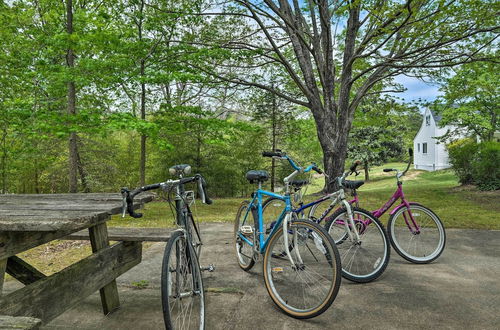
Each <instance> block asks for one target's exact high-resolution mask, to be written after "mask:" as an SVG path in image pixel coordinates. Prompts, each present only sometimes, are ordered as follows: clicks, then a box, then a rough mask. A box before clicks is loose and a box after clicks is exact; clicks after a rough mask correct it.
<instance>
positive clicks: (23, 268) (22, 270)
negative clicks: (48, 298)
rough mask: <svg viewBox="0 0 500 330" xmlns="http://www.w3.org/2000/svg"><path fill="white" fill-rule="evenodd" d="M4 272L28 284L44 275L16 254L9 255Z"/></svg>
mask: <svg viewBox="0 0 500 330" xmlns="http://www.w3.org/2000/svg"><path fill="white" fill-rule="evenodd" d="M6 272H7V274H9V275H10V276H12V277H14V278H15V279H16V280H18V281H19V282H21V283H22V284H24V285H29V284H31V283H34V282H36V281H38V280H41V279H42V278H45V277H46V276H45V274H43V273H42V272H40V271H39V270H38V269H36V268H35V267H33V266H31V265H30V264H28V263H27V262H26V261H24V260H23V259H21V258H19V257H16V256H12V257H10V258H9V260H8V261H7V270H6Z"/></svg>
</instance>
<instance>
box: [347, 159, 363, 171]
mask: <svg viewBox="0 0 500 330" xmlns="http://www.w3.org/2000/svg"><path fill="white" fill-rule="evenodd" d="M359 164H361V161H360V160H357V161H355V162H354V164H352V165H351V167H350V168H349V170H350V171H351V172H354V171H356V167H358V165H359Z"/></svg>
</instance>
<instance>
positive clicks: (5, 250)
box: [0, 216, 109, 259]
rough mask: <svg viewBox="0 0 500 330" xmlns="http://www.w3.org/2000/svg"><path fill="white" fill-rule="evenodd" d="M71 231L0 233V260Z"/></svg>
mask: <svg viewBox="0 0 500 330" xmlns="http://www.w3.org/2000/svg"><path fill="white" fill-rule="evenodd" d="M107 219H109V216H108V218H106V219H104V220H103V221H106V220H107ZM73 231H74V230H59V231H0V259H2V258H7V257H10V256H13V255H16V254H18V253H20V252H23V251H26V250H28V249H31V248H34V247H35V246H39V245H42V244H44V243H47V242H50V241H53V240H55V239H58V238H61V237H64V236H67V235H69V234H71V233H72V232H73Z"/></svg>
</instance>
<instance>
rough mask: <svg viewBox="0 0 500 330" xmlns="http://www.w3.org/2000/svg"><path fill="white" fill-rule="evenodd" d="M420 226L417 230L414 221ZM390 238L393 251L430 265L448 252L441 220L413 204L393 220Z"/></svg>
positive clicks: (390, 219)
mask: <svg viewBox="0 0 500 330" xmlns="http://www.w3.org/2000/svg"><path fill="white" fill-rule="evenodd" d="M410 212H411V216H412V217H413V220H414V221H415V224H416V225H417V226H418V230H417V228H415V225H414V224H413V221H412V220H411V219H412V218H411V217H410ZM387 226H388V227H389V238H390V240H391V244H392V247H393V248H394V250H396V252H397V253H398V254H399V255H400V256H401V257H403V258H404V259H406V260H408V261H410V262H413V263H416V264H427V263H430V262H432V261H434V260H436V259H437V258H438V257H439V256H440V255H441V253H442V252H443V250H444V246H445V243H446V234H445V230H444V225H443V223H442V222H441V220H440V219H439V217H438V216H437V215H436V214H435V213H434V212H432V211H431V210H430V209H428V208H427V207H425V206H422V205H419V204H410V208H409V209H408V208H406V207H402V208H400V209H399V210H398V211H396V213H394V214H393V215H392V216H391V217H390V218H389V223H388V225H387Z"/></svg>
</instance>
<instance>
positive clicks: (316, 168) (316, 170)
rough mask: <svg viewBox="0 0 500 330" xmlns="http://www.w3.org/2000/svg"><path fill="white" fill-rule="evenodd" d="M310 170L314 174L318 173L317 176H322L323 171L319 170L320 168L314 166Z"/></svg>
mask: <svg viewBox="0 0 500 330" xmlns="http://www.w3.org/2000/svg"><path fill="white" fill-rule="evenodd" d="M312 169H313V171H315V172H316V173H318V174H323V170H322V169H320V168H319V167H318V166H316V165H314V166H313V168H312Z"/></svg>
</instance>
